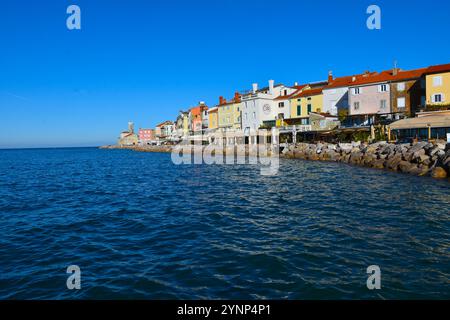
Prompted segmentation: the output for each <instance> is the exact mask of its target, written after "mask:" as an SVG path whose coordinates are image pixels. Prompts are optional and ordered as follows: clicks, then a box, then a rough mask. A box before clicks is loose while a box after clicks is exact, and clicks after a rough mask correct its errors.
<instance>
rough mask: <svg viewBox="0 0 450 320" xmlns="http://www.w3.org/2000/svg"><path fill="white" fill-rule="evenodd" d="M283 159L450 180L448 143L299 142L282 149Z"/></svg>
mask: <svg viewBox="0 0 450 320" xmlns="http://www.w3.org/2000/svg"><path fill="white" fill-rule="evenodd" d="M282 157H284V158H289V159H304V160H322V161H334V162H342V163H348V164H352V165H359V166H365V167H370V168H376V169H387V170H391V171H398V172H403V173H409V174H413V175H418V176H432V177H433V178H439V179H445V178H448V177H450V144H445V142H442V143H428V142H418V143H416V144H409V143H408V144H390V143H387V142H378V143H374V144H361V143H359V142H353V143H339V144H328V143H315V144H308V143H298V144H295V145H289V146H288V147H287V148H285V149H284V150H283V151H282Z"/></svg>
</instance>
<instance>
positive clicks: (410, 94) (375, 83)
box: [349, 68, 425, 118]
mask: <svg viewBox="0 0 450 320" xmlns="http://www.w3.org/2000/svg"><path fill="white" fill-rule="evenodd" d="M424 71H425V69H417V70H410V71H403V70H401V69H398V68H394V69H392V70H387V71H383V72H381V73H377V74H373V73H370V74H369V73H367V74H365V75H363V76H362V77H359V78H357V77H353V78H352V83H351V85H350V86H349V88H350V89H349V90H350V93H349V115H371V114H392V115H393V116H394V117H396V118H398V117H404V116H411V115H414V113H415V112H416V110H418V109H419V107H420V105H421V100H423V98H422V97H423V96H424V93H425V91H424V87H423V84H421V79H422V77H423V73H424Z"/></svg>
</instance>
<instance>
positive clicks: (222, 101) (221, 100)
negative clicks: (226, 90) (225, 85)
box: [219, 96, 225, 106]
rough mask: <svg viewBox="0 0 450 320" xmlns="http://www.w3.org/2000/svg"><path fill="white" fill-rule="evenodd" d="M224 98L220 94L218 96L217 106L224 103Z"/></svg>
mask: <svg viewBox="0 0 450 320" xmlns="http://www.w3.org/2000/svg"><path fill="white" fill-rule="evenodd" d="M224 100H225V99H224V98H223V97H222V96H220V97H219V106H220V105H222V104H224V103H225V102H224Z"/></svg>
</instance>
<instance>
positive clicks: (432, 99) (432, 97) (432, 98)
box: [431, 94, 436, 103]
mask: <svg viewBox="0 0 450 320" xmlns="http://www.w3.org/2000/svg"><path fill="white" fill-rule="evenodd" d="M431 102H432V103H435V102H436V101H434V94H432V95H431Z"/></svg>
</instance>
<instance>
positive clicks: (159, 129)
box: [155, 121, 175, 142]
mask: <svg viewBox="0 0 450 320" xmlns="http://www.w3.org/2000/svg"><path fill="white" fill-rule="evenodd" d="M174 129H175V125H174V123H173V122H172V121H164V122H162V123H160V124H158V125H157V126H156V127H155V137H156V139H157V140H158V141H160V142H162V141H166V140H168V139H169V138H170V137H171V136H172V133H173V132H174Z"/></svg>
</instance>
